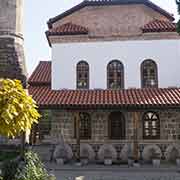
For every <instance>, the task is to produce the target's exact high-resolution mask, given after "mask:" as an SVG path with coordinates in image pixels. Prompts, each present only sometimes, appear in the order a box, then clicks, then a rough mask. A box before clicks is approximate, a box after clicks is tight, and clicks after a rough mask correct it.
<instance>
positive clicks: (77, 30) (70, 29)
mask: <svg viewBox="0 0 180 180" xmlns="http://www.w3.org/2000/svg"><path fill="white" fill-rule="evenodd" d="M46 34H47V35H80V34H88V29H87V28H85V27H83V26H80V25H76V24H72V23H66V24H63V25H60V26H58V27H55V28H52V29H49V31H47V32H46Z"/></svg>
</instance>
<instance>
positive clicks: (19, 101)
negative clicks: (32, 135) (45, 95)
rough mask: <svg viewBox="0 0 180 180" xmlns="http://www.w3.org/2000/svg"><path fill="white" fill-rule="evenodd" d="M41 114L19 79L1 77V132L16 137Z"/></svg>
mask: <svg viewBox="0 0 180 180" xmlns="http://www.w3.org/2000/svg"><path fill="white" fill-rule="evenodd" d="M39 117H40V114H39V113H38V111H37V105H36V103H35V101H34V100H33V99H32V97H31V96H29V95H28V94H27V92H26V91H25V90H24V89H23V87H22V84H21V82H20V81H19V80H11V79H0V124H1V126H0V134H1V135H3V136H7V137H12V138H13V137H15V136H17V135H20V134H21V133H22V132H26V131H27V130H29V129H31V127H32V124H33V123H37V120H38V119H39Z"/></svg>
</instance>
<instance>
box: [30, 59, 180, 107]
mask: <svg viewBox="0 0 180 180" xmlns="http://www.w3.org/2000/svg"><path fill="white" fill-rule="evenodd" d="M29 84H30V86H29V88H28V90H29V93H30V94H31V95H32V96H33V98H34V100H35V101H36V102H37V103H38V105H39V106H40V107H48V108H51V107H52V108H53V107H60V108H67V109H68V108H69V109H70V108H98V107H99V108H129V107H133V108H146V107H150V108H151V107H152V108H153V107H155V108H159V107H178V108H179V107H180V88H166V89H154V88H153V89H127V90H58V91H57V90H52V89H51V62H49V61H40V63H39V65H38V66H37V68H36V69H35V71H34V72H33V74H32V75H31V77H30V78H29Z"/></svg>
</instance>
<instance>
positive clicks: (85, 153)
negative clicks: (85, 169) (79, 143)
mask: <svg viewBox="0 0 180 180" xmlns="http://www.w3.org/2000/svg"><path fill="white" fill-rule="evenodd" d="M88 157H89V152H88V150H87V149H83V150H82V155H81V158H80V159H81V163H82V165H87V164H88V163H89V158H88Z"/></svg>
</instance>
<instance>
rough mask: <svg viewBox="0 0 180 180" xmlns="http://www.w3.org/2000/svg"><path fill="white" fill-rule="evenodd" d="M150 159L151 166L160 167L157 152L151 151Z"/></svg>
mask: <svg viewBox="0 0 180 180" xmlns="http://www.w3.org/2000/svg"><path fill="white" fill-rule="evenodd" d="M151 159H152V164H153V167H155V168H158V167H160V163H161V160H160V154H159V153H156V152H154V151H153V153H152V157H151Z"/></svg>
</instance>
